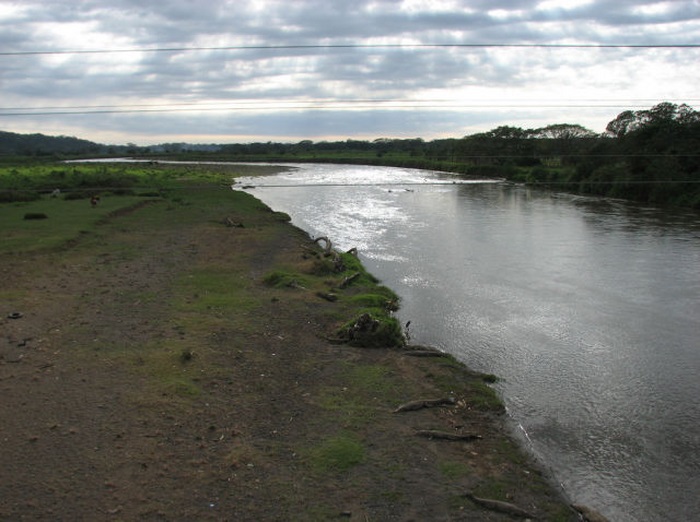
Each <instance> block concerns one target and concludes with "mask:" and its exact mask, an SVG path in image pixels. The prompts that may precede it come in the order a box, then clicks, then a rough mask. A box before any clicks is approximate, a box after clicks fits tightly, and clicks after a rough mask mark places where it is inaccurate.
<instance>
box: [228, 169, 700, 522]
mask: <svg viewBox="0 0 700 522" xmlns="http://www.w3.org/2000/svg"><path fill="white" fill-rule="evenodd" d="M456 179H457V178H454V177H452V176H450V175H447V174H440V173H436V172H430V171H420V170H412V169H399V168H382V167H379V168H378V167H358V166H338V165H296V166H294V168H293V169H292V170H291V171H290V172H286V173H282V174H279V175H276V176H271V177H264V178H256V179H249V180H243V181H242V184H254V185H256V187H255V188H254V189H247V190H250V192H251V193H253V194H254V195H255V196H256V197H258V198H260V199H261V200H262V201H264V202H265V203H266V204H267V205H269V206H270V207H272V208H273V209H274V210H279V211H283V212H286V213H288V214H289V215H290V216H292V221H293V223H294V224H295V225H297V226H299V227H300V228H302V229H304V230H306V231H307V232H309V233H310V234H311V235H316V236H320V235H324V236H328V237H329V238H330V239H331V240H332V241H333V243H334V245H335V246H336V247H338V248H340V249H349V248H352V247H357V248H358V250H359V252H360V256H361V258H362V261H363V263H364V264H365V266H366V267H367V268H368V270H370V271H371V272H372V273H374V274H375V275H376V276H377V277H378V278H380V279H381V280H382V282H383V283H384V284H386V285H387V286H389V287H391V288H392V289H394V290H395V291H396V292H397V293H398V294H399V295H400V296H401V298H402V304H401V310H400V312H399V316H400V319H401V321H402V322H403V323H405V322H406V321H409V320H410V321H411V326H410V335H411V341H412V342H415V343H419V344H427V345H432V346H436V347H438V348H440V349H442V350H444V351H446V352H449V353H451V354H453V355H455V356H456V357H457V358H458V359H459V360H461V361H462V362H464V363H465V364H467V365H468V366H470V367H472V368H474V369H476V370H480V371H484V372H488V373H493V374H496V375H497V376H499V378H500V381H499V383H498V384H497V388H498V391H499V392H500V394H501V395H502V397H503V399H504V402H505V404H506V407H507V410H508V413H509V415H510V418H511V419H512V421H513V425H514V426H515V427H516V428H514V431H515V432H516V433H518V434H519V435H518V436H519V437H521V439H522V441H523V443H524V444H525V445H526V446H527V447H528V448H529V450H530V451H531V452H532V453H533V454H535V456H536V457H538V459H539V460H540V461H541V462H542V463H543V465H544V466H545V467H546V468H548V470H549V471H550V472H551V473H552V475H553V479H554V481H555V482H556V483H558V484H559V485H560V486H561V487H562V488H563V490H564V492H565V494H566V495H567V496H568V497H569V499H570V500H571V501H573V502H579V503H583V504H586V505H588V506H591V507H594V508H595V509H597V510H598V511H600V512H601V513H602V514H604V515H606V516H608V517H609V518H610V519H611V520H615V521H623V522H625V521H630V522H632V521H635V522H640V521H641V522H643V521H661V520H668V521H679V520H700V494H699V493H698V492H700V335H699V334H700V216H699V215H698V214H694V213H683V212H676V213H672V212H664V211H661V210H657V209H653V208H646V207H642V206H639V205H633V204H628V203H624V202H620V201H616V200H609V199H601V198H588V197H578V196H572V195H565V194H557V193H549V192H544V191H537V190H531V189H528V188H525V187H519V186H513V185H509V184H505V183H493V182H471V183H466V182H461V181H457V182H455V180H456ZM239 186H240V185H239Z"/></svg>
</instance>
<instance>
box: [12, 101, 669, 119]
mask: <svg viewBox="0 0 700 522" xmlns="http://www.w3.org/2000/svg"><path fill="white" fill-rule="evenodd" d="M666 101H668V100H666ZM236 103H237V104H234V105H221V106H213V107H212V106H197V104H173V107H163V104H159V105H135V106H132V105H123V106H120V105H96V106H75V107H72V106H66V107H50V108H46V107H37V108H33V107H21V108H20V107H18V108H11V107H3V108H0V111H2V112H0V117H2V116H4V117H10V116H56V115H59V116H69V115H87V114H133V113H181V112H235V111H294V110H304V111H329V110H341V111H344V110H348V111H350V110H359V109H372V110H377V109H378V108H379V109H383V110H406V109H445V110H447V109H523V110H527V109H611V108H613V109H614V108H625V109H638V108H646V107H647V105H642V104H627V103H624V102H620V103H608V102H601V103H562V104H558V103H542V104H535V103H529V104H517V103H516V104H504V103H498V104H495V103H448V102H445V103H441V102H437V103H436V102H428V103H422V102H416V101H408V100H406V101H386V100H363V101H360V100H347V101H337V100H333V101H328V102H323V101H314V102H310V103H304V102H302V103H299V102H295V101H290V102H264V101H260V102H254V103H257V105H254V104H253V103H247V102H236ZM297 103H299V104H297ZM132 107H133V108H132Z"/></svg>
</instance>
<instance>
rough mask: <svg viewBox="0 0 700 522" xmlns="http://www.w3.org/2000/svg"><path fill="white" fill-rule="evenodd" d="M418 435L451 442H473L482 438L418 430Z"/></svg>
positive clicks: (479, 436) (467, 434) (465, 434)
mask: <svg viewBox="0 0 700 522" xmlns="http://www.w3.org/2000/svg"><path fill="white" fill-rule="evenodd" d="M416 435H419V436H421V437H427V438H429V439H440V440H450V441H463V442H471V441H473V440H477V439H480V438H481V435H472V434H470V433H452V432H449V431H438V430H418V431H417V432H416Z"/></svg>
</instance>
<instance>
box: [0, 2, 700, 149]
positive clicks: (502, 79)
mask: <svg viewBox="0 0 700 522" xmlns="http://www.w3.org/2000/svg"><path fill="white" fill-rule="evenodd" d="M465 44H468V45H469V46H465ZM698 44H700V0H672V1H661V2H659V1H654V0H609V1H603V0H544V1H531V0H254V1H252V0H251V1H247V0H230V1H226V0H158V1H155V0H154V1H150V0H52V1H48V0H46V1H32V0H20V1H6V0H0V130H4V131H12V132H21V133H34V132H40V133H44V134H61V135H69V136H77V137H80V138H85V139H90V140H93V141H98V142H102V143H113V144H123V143H127V142H133V143H137V144H139V145H148V144H154V143H162V142H179V141H188V142H197V143H224V142H250V141H299V140H303V139H311V140H314V141H321V140H336V139H341V140H344V139H348V138H352V139H375V138H380V137H388V138H409V137H410V138H412V137H422V138H424V139H426V140H429V139H434V138H440V137H461V136H464V135H468V134H474V133H476V132H481V131H486V130H489V129H493V128H495V127H498V126H500V125H512V126H518V127H523V128H539V127H543V126H546V125H549V124H555V123H576V124H581V125H583V126H585V127H587V128H589V129H591V130H593V131H595V132H603V131H604V130H605V126H606V124H607V123H608V122H609V121H611V120H612V119H614V118H615V116H617V114H619V113H620V112H622V111H623V110H626V109H640V108H648V107H651V106H653V105H656V104H657V103H659V102H662V101H671V102H674V103H679V104H680V103H687V104H689V105H691V106H693V107H695V108H697V107H698V105H700V92H698V86H700V48H698V47H680V46H681V45H686V46H687V45H691V46H693V45H698ZM472 45H474V46H472ZM553 45H556V46H553ZM559 45H563V46H559ZM606 45H609V46H611V47H601V46H606ZM621 45H624V46H651V47H620V46H621ZM596 46H597V47H596ZM653 46H657V47H653ZM664 46H666V47H664ZM667 46H676V47H667ZM68 51H119V52H90V53H86V52H79V53H70V52H68ZM123 51H128V52H123ZM93 111H101V112H99V113H93V114H86V113H89V112H93ZM51 113H54V114H51ZM55 113H64V114H55ZM67 113H71V114H67Z"/></svg>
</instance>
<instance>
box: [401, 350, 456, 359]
mask: <svg viewBox="0 0 700 522" xmlns="http://www.w3.org/2000/svg"><path fill="white" fill-rule="evenodd" d="M403 354H404V355H410V356H411V357H447V354H446V353H445V352H440V351H438V350H406V351H405V352H403Z"/></svg>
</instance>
